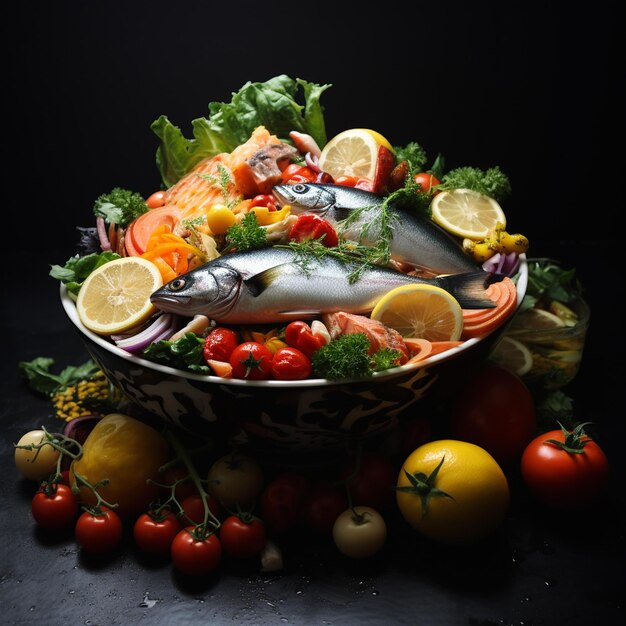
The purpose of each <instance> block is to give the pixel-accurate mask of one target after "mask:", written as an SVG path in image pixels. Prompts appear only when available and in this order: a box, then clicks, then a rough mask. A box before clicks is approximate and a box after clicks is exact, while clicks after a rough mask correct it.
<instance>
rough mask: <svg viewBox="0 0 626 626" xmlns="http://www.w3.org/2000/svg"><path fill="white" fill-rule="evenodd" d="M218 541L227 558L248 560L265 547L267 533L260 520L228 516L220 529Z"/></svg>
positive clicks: (249, 517)
mask: <svg viewBox="0 0 626 626" xmlns="http://www.w3.org/2000/svg"><path fill="white" fill-rule="evenodd" d="M220 541H221V542H222V548H223V550H224V552H225V553H226V554H228V556H231V557H233V558H235V559H249V558H250V557H253V556H256V555H257V554H259V552H261V550H262V549H263V548H264V547H265V544H266V542H267V533H266V532H265V526H264V525H263V522H262V521H261V520H260V519H257V518H255V517H252V516H245V515H244V516H239V515H229V516H228V517H227V518H226V519H225V520H224V521H223V522H222V525H221V527H220Z"/></svg>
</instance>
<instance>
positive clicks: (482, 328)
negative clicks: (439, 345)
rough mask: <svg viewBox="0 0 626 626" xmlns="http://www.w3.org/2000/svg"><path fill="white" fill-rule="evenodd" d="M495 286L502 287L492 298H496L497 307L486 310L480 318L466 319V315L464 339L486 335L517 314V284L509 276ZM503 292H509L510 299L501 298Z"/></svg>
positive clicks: (464, 317)
mask: <svg viewBox="0 0 626 626" xmlns="http://www.w3.org/2000/svg"><path fill="white" fill-rule="evenodd" d="M494 284H499V285H500V287H499V288H498V289H494V292H498V293H497V296H496V294H495V293H494V294H492V296H490V297H492V299H493V298H494V297H495V298H496V300H495V302H496V306H495V307H494V308H493V309H484V312H483V313H482V314H480V315H478V316H473V317H466V316H465V315H464V316H463V321H464V326H463V333H462V335H461V337H462V338H463V339H469V338H470V337H480V336H482V335H486V334H487V333H489V332H491V331H492V330H494V329H495V328H497V327H498V326H500V325H501V324H502V323H503V322H504V321H505V320H506V319H507V318H508V317H510V316H511V315H512V314H513V313H514V312H515V307H516V304H517V290H516V287H515V283H514V282H513V281H512V280H511V279H510V278H509V277H508V276H507V277H505V278H504V279H503V280H502V281H501V282H500V283H494ZM502 292H507V293H508V297H506V298H504V297H503V296H502V297H501V295H502Z"/></svg>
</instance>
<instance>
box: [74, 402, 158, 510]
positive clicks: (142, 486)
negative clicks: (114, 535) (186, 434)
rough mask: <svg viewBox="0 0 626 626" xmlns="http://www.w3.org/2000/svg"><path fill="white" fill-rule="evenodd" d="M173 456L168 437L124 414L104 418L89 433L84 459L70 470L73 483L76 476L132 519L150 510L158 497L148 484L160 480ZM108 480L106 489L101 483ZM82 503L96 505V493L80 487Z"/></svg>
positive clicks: (154, 487) (76, 460)
mask: <svg viewBox="0 0 626 626" xmlns="http://www.w3.org/2000/svg"><path fill="white" fill-rule="evenodd" d="M169 456H170V450H169V445H168V443H167V441H166V440H165V437H163V435H161V433H159V432H158V431H157V430H155V429H154V428H152V427H151V426H148V425H147V424H144V423H143V422H141V421H139V420H137V419H135V418H133V417H130V416H128V415H124V414H122V413H110V414H109V415H105V416H104V417H103V418H102V419H101V420H100V421H99V422H98V423H97V424H96V425H95V427H94V429H93V430H92V431H91V432H90V433H89V435H88V436H87V439H86V440H85V442H84V444H83V453H82V456H80V457H79V458H77V459H75V460H74V461H73V462H72V465H71V467H70V482H71V484H72V487H73V486H74V484H75V483H76V475H79V476H81V477H82V478H83V479H85V480H87V481H88V482H89V483H90V484H91V485H94V486H96V488H97V490H98V493H99V494H100V497H102V498H103V499H104V500H106V501H107V502H110V503H111V504H117V505H118V506H117V508H116V509H115V511H116V512H117V513H118V514H119V515H120V516H121V517H133V516H135V517H136V516H137V515H139V514H140V513H142V512H144V511H145V510H147V508H148V506H149V504H150V502H152V500H154V499H156V497H157V495H158V489H159V488H158V486H156V485H152V484H149V483H147V482H146V481H147V480H148V479H152V480H155V481H158V480H159V468H160V467H161V466H162V465H164V464H165V463H166V462H167V460H168V459H169ZM103 480H107V481H108V483H107V484H106V485H104V486H100V485H98V483H99V482H100V481H103ZM79 491H80V495H79V498H80V500H81V503H82V504H90V505H94V504H96V497H95V495H94V493H93V492H92V491H91V490H90V489H89V488H88V487H86V486H84V485H83V486H81V487H80V488H79Z"/></svg>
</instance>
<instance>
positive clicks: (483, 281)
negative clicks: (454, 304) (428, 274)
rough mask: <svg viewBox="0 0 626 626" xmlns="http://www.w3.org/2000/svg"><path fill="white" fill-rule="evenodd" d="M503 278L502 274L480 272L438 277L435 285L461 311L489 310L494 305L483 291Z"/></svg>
mask: <svg viewBox="0 0 626 626" xmlns="http://www.w3.org/2000/svg"><path fill="white" fill-rule="evenodd" d="M503 278H504V275H502V274H489V273H487V272H485V271H482V270H480V271H478V272H466V273H464V274H450V275H448V276H438V277H437V278H435V284H436V285H437V286H438V287H441V288H442V289H445V290H446V291H447V292H448V293H449V294H450V295H451V296H452V297H454V298H455V299H456V300H457V301H458V303H459V304H460V305H461V308H463V309H491V308H493V307H494V306H495V303H494V301H493V300H491V299H490V298H489V297H488V296H487V294H486V293H485V290H486V289H487V287H488V286H489V285H491V284H492V283H497V282H500V281H501V280H502V279H503Z"/></svg>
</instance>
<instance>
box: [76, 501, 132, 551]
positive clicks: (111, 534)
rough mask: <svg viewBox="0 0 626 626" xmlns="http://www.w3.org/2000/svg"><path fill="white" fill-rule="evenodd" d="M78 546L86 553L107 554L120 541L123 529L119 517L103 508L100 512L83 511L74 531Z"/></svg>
mask: <svg viewBox="0 0 626 626" xmlns="http://www.w3.org/2000/svg"><path fill="white" fill-rule="evenodd" d="M74 534H75V536H76V541H77V542H78V545H80V547H81V548H82V549H83V550H85V551H86V552H96V553H102V552H109V551H111V550H113V548H115V547H117V546H118V545H119V543H120V542H121V541H122V535H123V534H124V527H123V526H122V520H121V519H120V516H119V515H118V514H117V513H116V512H115V511H112V510H111V509H109V508H107V507H105V506H103V507H100V511H99V512H97V513H92V512H91V511H85V512H84V513H83V514H82V515H81V516H80V517H79V518H78V521H77V522H76V528H75V530H74Z"/></svg>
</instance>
